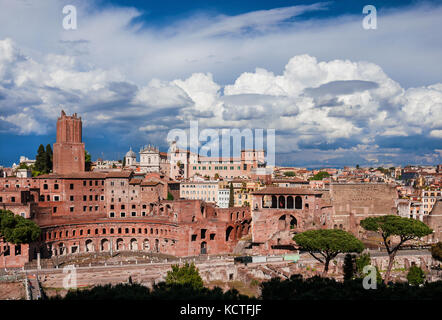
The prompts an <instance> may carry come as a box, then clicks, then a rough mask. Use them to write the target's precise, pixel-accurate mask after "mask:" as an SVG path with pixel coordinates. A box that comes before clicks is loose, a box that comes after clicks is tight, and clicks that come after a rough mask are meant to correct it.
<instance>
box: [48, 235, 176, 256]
mask: <svg viewBox="0 0 442 320" xmlns="http://www.w3.org/2000/svg"><path fill="white" fill-rule="evenodd" d="M169 240H170V239H163V241H162V242H161V241H160V239H148V238H144V239H137V238H130V239H123V238H115V239H112V238H110V239H108V238H104V239H101V240H99V241H94V240H92V239H87V240H85V241H84V242H83V243H82V245H78V244H76V243H75V244H65V243H64V242H58V243H56V244H52V245H49V251H50V252H51V253H52V255H53V256H61V255H66V254H72V253H80V252H85V253H87V252H91V253H92V252H110V251H111V248H112V251H116V252H118V251H143V252H155V253H159V252H162V250H161V249H162V248H164V247H165V246H166V245H167V244H168V243H169V242H170V244H171V245H174V243H175V241H174V240H170V241H169Z"/></svg>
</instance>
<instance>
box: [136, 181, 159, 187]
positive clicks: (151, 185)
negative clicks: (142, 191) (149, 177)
mask: <svg viewBox="0 0 442 320" xmlns="http://www.w3.org/2000/svg"><path fill="white" fill-rule="evenodd" d="M159 184H164V183H163V182H161V181H143V182H141V186H143V187H144V186H148V187H155V186H157V185H159Z"/></svg>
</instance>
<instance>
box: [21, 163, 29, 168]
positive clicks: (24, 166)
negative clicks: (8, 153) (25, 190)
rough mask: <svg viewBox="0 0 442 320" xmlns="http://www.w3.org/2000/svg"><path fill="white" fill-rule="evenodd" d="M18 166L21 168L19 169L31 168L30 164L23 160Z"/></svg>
mask: <svg viewBox="0 0 442 320" xmlns="http://www.w3.org/2000/svg"><path fill="white" fill-rule="evenodd" d="M18 168H19V169H29V166H28V165H27V164H26V163H24V162H22V163H20V165H19V166H18Z"/></svg>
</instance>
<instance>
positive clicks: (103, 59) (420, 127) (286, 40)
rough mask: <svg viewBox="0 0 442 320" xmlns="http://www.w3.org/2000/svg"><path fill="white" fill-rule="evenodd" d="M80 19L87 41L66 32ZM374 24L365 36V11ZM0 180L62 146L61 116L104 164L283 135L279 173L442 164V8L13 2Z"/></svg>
mask: <svg viewBox="0 0 442 320" xmlns="http://www.w3.org/2000/svg"><path fill="white" fill-rule="evenodd" d="M67 4H73V5H75V7H76V8H77V22H78V28H77V29H76V30H65V29H63V27H62V20H63V18H64V15H63V13H62V9H63V7H64V6H65V5H67ZM367 4H371V5H374V6H375V7H376V9H377V22H378V27H377V29H376V30H364V29H363V28H362V20H363V18H364V15H363V14H362V8H363V6H365V5H367ZM0 7H1V8H2V11H1V12H0V141H1V144H0V165H4V166H10V165H11V164H12V163H13V162H17V161H18V158H19V156H20V155H25V156H27V157H30V158H34V157H35V153H36V150H37V148H38V145H39V144H40V143H42V144H44V145H46V144H48V143H51V144H52V143H54V142H55V122H56V119H57V117H58V115H59V113H60V110H61V109H62V108H63V109H65V110H66V112H68V113H73V112H77V113H78V114H79V115H80V116H82V118H83V140H84V142H85V143H86V148H87V150H88V151H90V152H91V154H92V158H93V159H96V158H98V157H103V158H107V159H121V158H122V157H123V155H124V154H125V152H126V151H127V150H128V149H129V147H130V146H132V148H133V149H134V150H135V151H137V150H138V149H139V147H140V146H142V145H145V144H155V145H157V146H159V147H160V148H161V149H162V150H164V151H167V141H166V137H167V135H168V133H169V132H170V130H171V129H186V128H188V127H189V121H191V120H197V121H198V123H199V126H200V128H201V129H204V128H209V129H219V128H231V129H233V128H237V129H240V130H243V129H245V128H250V129H256V128H263V129H273V128H274V129H276V133H277V139H276V151H277V153H278V155H277V158H276V161H277V164H281V165H298V166H308V167H314V166H322V165H324V166H344V165H355V164H360V165H368V166H378V165H396V164H402V165H404V164H407V163H416V164H436V163H441V162H442V159H441V155H442V116H441V114H442V80H441V74H442V64H441V63H440V59H441V57H442V45H441V44H442V35H441V33H440V32H437V30H442V21H441V19H440V17H441V15H442V4H441V3H440V1H425V2H423V1H369V2H367V1H328V2H320V1H282V0H276V1H259V0H258V1H230V0H225V1H207V0H206V1H200V0H195V1H172V0H166V1H135V0H129V1H117V0H111V1H103V0H96V1H78V0H77V1H75V0H72V1H64V0H48V1H45V2H42V3H40V2H39V3H36V2H35V1H26V0H23V1H15V2H11V1H7V0H0Z"/></svg>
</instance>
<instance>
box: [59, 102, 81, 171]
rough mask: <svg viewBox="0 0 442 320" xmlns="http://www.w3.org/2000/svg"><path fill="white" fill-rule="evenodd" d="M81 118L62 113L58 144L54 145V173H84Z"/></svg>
mask: <svg viewBox="0 0 442 320" xmlns="http://www.w3.org/2000/svg"><path fill="white" fill-rule="evenodd" d="M81 130H82V129H81V117H79V118H77V114H76V113H74V114H73V115H72V116H67V115H66V113H65V112H64V111H61V117H60V118H58V120H57V142H56V143H54V155H53V164H54V167H53V170H52V171H53V172H54V173H56V174H69V173H73V172H84V171H85V167H84V143H83V142H81Z"/></svg>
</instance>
